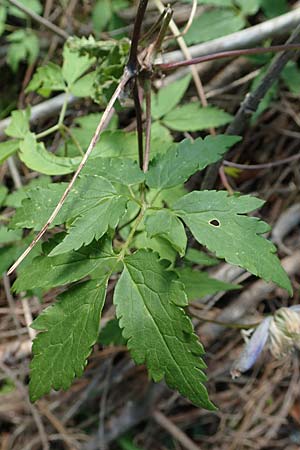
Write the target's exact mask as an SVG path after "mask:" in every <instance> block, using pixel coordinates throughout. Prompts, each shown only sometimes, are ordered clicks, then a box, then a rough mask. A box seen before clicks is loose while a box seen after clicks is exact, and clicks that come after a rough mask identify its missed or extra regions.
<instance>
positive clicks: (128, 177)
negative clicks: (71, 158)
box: [82, 157, 145, 186]
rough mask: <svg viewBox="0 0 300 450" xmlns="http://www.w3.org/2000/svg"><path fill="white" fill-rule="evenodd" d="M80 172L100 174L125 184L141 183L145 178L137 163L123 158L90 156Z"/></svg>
mask: <svg viewBox="0 0 300 450" xmlns="http://www.w3.org/2000/svg"><path fill="white" fill-rule="evenodd" d="M82 174H83V175H86V176H94V175H98V176H102V177H104V178H106V179H107V180H110V181H112V182H116V183H120V184H124V185H125V186H128V185H134V184H139V183H142V182H143V181H144V179H145V174H144V173H143V171H142V170H141V169H140V168H139V165H138V164H137V163H136V162H134V161H132V160H131V159H125V158H122V159H119V158H100V157H98V158H92V159H91V160H90V161H88V162H87V164H86V166H85V168H84V170H83V171H82Z"/></svg>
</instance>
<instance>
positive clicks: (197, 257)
mask: <svg viewBox="0 0 300 450" xmlns="http://www.w3.org/2000/svg"><path fill="white" fill-rule="evenodd" d="M184 259H185V260H186V261H188V262H190V263H193V264H199V265H200V266H215V265H216V264H219V262H220V260H219V259H217V258H212V257H211V256H209V255H208V254H207V253H204V252H202V251H201V250H197V249H195V248H188V249H187V251H186V254H185V257H184Z"/></svg>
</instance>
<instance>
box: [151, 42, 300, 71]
mask: <svg viewBox="0 0 300 450" xmlns="http://www.w3.org/2000/svg"><path fill="white" fill-rule="evenodd" d="M299 49H300V44H282V45H271V46H270V47H255V48H243V49H239V50H228V51H225V52H217V53H211V54H209V55H204V56H199V57H198V58H192V59H188V60H186V61H178V62H174V63H165V64H156V65H155V67H156V68H157V69H158V70H162V71H169V70H174V69H178V68H179V67H187V66H193V65H195V64H201V63H204V62H208V61H215V60H217V59H224V58H235V57H237V56H246V55H262V54H265V53H271V52H282V51H288V50H299Z"/></svg>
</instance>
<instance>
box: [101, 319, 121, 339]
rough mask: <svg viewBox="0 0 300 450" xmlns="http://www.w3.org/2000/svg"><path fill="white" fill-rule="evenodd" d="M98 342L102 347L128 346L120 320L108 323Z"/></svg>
mask: <svg viewBox="0 0 300 450" xmlns="http://www.w3.org/2000/svg"><path fill="white" fill-rule="evenodd" d="M98 342H99V344H102V345H126V339H124V337H123V336H122V330H121V328H120V327H119V321H118V319H112V320H110V321H109V322H107V324H106V325H105V326H104V327H103V328H102V330H101V331H100V333H99V336H98Z"/></svg>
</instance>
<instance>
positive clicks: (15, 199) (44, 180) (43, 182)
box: [5, 175, 51, 208]
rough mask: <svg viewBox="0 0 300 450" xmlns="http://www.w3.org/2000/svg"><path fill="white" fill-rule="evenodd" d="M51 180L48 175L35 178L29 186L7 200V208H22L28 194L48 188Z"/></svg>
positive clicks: (17, 191)
mask: <svg viewBox="0 0 300 450" xmlns="http://www.w3.org/2000/svg"><path fill="white" fill-rule="evenodd" d="M50 182H51V178H50V177H48V176H47V175H42V176H40V177H38V178H34V179H33V180H31V181H30V182H29V183H28V184H26V185H24V186H22V187H20V188H19V189H17V190H16V191H14V192H12V193H11V194H9V195H8V196H7V198H6V200H5V206H11V207H12V208H20V206H21V205H22V201H23V200H25V199H26V198H28V197H27V194H28V192H29V191H30V190H32V189H35V188H38V187H44V188H47V186H48V184H50Z"/></svg>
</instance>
